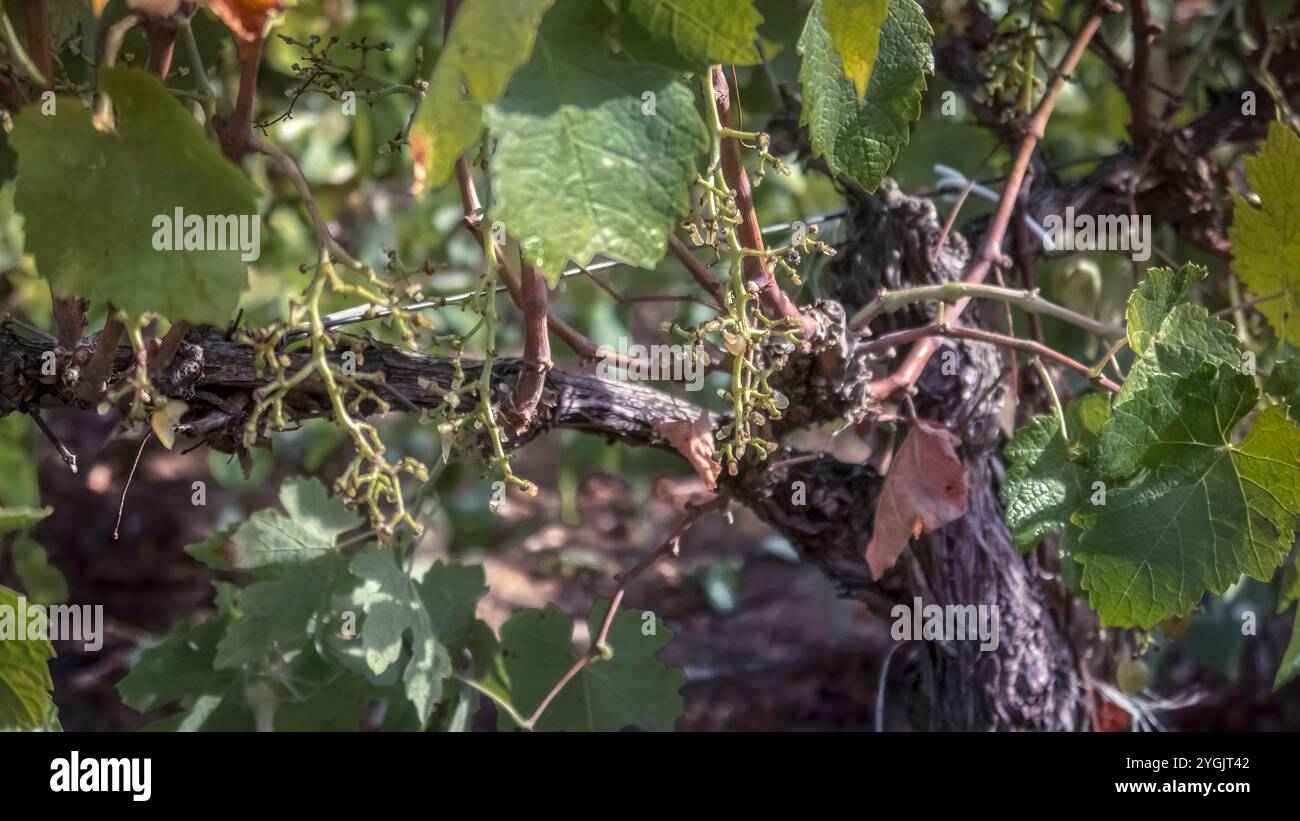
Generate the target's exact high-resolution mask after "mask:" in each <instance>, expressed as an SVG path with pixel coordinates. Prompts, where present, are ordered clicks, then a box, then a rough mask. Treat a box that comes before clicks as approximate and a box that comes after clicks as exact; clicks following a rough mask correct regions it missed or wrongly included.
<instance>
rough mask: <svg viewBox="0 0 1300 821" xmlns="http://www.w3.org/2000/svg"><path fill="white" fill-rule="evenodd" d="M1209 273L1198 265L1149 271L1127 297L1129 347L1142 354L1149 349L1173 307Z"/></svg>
mask: <svg viewBox="0 0 1300 821" xmlns="http://www.w3.org/2000/svg"><path fill="white" fill-rule="evenodd" d="M1207 273H1208V272H1207V271H1206V269H1205V268H1203V267H1201V266H1200V265H1191V264H1188V265H1184V266H1183V267H1181V268H1179V269H1178V270H1177V271H1175V270H1173V269H1172V268H1151V269H1150V270H1148V271H1147V275H1146V277H1145V278H1144V279H1143V280H1142V282H1141V284H1139V285H1138V287H1137V288H1136V289H1135V290H1134V291H1133V293H1132V294H1130V295H1129V298H1128V311H1127V313H1126V315H1125V316H1126V319H1127V322H1128V341H1129V347H1130V348H1132V349H1133V352H1134V353H1136V354H1138V355H1139V356H1140V355H1141V354H1144V353H1146V352H1147V350H1149V349H1150V347H1151V343H1152V341H1153V340H1154V338H1155V336H1156V333H1157V332H1158V331H1159V329H1160V323H1162V322H1164V320H1165V317H1167V316H1169V312H1170V311H1172V310H1173V309H1174V307H1175V306H1176V305H1178V304H1179V303H1181V302H1182V301H1183V300H1184V299H1186V298H1187V295H1188V294H1189V293H1191V291H1192V289H1193V288H1195V287H1196V285H1197V283H1199V282H1200V281H1201V280H1203V279H1205V277H1206V274H1207Z"/></svg>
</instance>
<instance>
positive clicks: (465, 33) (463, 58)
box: [411, 0, 554, 187]
mask: <svg viewBox="0 0 1300 821" xmlns="http://www.w3.org/2000/svg"><path fill="white" fill-rule="evenodd" d="M552 2H554V0H465V2H464V3H462V4H461V5H460V7H459V8H458V9H457V10H456V18H455V20H454V21H453V22H452V26H451V31H450V32H449V33H448V34H447V42H446V45H445V46H444V47H443V49H442V55H441V56H440V57H439V58H438V64H437V66H436V67H435V68H434V70H433V78H432V80H431V81H430V83H429V90H428V91H427V92H426V93H425V98H424V100H423V102H422V103H421V104H420V111H419V113H418V114H417V115H416V119H415V127H414V129H413V130H412V134H411V139H412V142H413V143H414V144H415V145H416V148H417V156H419V155H423V158H424V162H425V168H426V170H427V173H428V182H429V184H430V185H433V186H435V187H436V186H440V185H442V184H443V183H445V182H446V181H447V179H448V178H449V177H450V176H451V171H452V168H453V167H454V166H455V164H456V158H457V157H459V156H460V155H461V153H462V152H464V151H465V150H466V149H468V148H470V147H471V146H473V145H474V142H475V141H476V140H477V139H478V136H479V133H480V132H481V131H482V130H483V109H484V107H486V106H488V105H490V104H492V103H495V102H496V101H497V100H499V99H501V95H502V94H504V93H505V91H506V86H507V85H509V83H510V78H511V77H513V76H514V74H515V72H516V71H518V70H519V67H520V66H522V65H524V64H525V63H527V62H528V56H529V55H530V54H532V51H533V41H534V40H535V39H536V37H537V27H538V26H539V25H540V24H541V22H542V15H544V14H545V13H546V10H547V9H549V8H550V7H551V3H552Z"/></svg>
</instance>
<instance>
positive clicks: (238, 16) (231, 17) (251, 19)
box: [204, 0, 282, 43]
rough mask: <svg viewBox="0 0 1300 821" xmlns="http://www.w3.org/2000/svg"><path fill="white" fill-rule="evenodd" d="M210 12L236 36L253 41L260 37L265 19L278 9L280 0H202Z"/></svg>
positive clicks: (269, 17)
mask: <svg viewBox="0 0 1300 821" xmlns="http://www.w3.org/2000/svg"><path fill="white" fill-rule="evenodd" d="M204 2H205V4H206V5H207V7H208V8H210V9H212V13H213V14H215V15H217V16H218V17H220V18H221V20H222V21H223V22H224V23H225V24H226V25H227V26H229V27H230V30H231V31H233V32H234V33H235V36H236V37H239V38H240V39H241V40H245V41H248V42H250V43H251V42H253V41H254V40H258V39H260V38H261V37H262V32H263V31H265V30H266V21H267V20H269V19H271V15H272V14H274V13H275V12H277V11H280V9H281V8H282V6H281V5H280V0H204Z"/></svg>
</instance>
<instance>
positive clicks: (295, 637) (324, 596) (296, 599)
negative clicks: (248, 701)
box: [215, 552, 347, 670]
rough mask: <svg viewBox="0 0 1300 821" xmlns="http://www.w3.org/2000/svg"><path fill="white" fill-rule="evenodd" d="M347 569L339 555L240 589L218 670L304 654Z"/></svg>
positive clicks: (283, 569) (299, 565) (298, 565)
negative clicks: (270, 657) (272, 655)
mask: <svg viewBox="0 0 1300 821" xmlns="http://www.w3.org/2000/svg"><path fill="white" fill-rule="evenodd" d="M346 565H347V561H346V558H345V557H344V556H343V555H342V554H340V553H337V552H335V553H331V554H328V555H324V556H321V557H320V558H318V559H315V560H312V561H309V562H296V563H294V564H291V565H285V566H283V567H281V568H278V571H279V572H278V573H277V576H276V578H273V579H271V580H268V581H259V582H254V583H253V584H251V585H249V586H248V587H245V588H243V589H242V590H240V591H239V593H238V594H237V595H236V597H235V601H236V612H235V614H234V617H232V618H231V620H230V626H229V627H227V628H226V634H225V635H224V636H223V637H222V639H221V641H220V643H218V645H217V657H216V661H215V666H216V668H217V669H218V670H227V669H233V668H237V667H242V666H244V665H245V664H256V663H258V662H261V661H263V660H264V659H266V658H267V656H268V654H270V653H275V654H276V655H277V656H278V657H279V658H284V657H285V656H287V655H289V654H292V653H294V652H296V651H297V650H300V649H301V648H302V646H303V645H304V644H306V643H307V639H308V638H309V637H310V636H312V635H313V634H314V633H315V632H316V630H317V628H318V627H319V625H320V621H321V617H322V614H323V613H325V612H327V611H328V607H329V602H330V597H331V595H332V594H333V591H334V587H335V584H336V582H337V581H338V579H339V578H340V577H341V576H346V571H345V567H346Z"/></svg>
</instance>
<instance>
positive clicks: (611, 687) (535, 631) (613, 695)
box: [499, 601, 686, 732]
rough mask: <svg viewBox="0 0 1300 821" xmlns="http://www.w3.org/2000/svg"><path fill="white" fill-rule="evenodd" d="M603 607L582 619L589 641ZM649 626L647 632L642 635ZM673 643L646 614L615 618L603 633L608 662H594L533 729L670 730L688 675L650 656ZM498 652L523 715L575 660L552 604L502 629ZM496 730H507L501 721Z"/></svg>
mask: <svg viewBox="0 0 1300 821" xmlns="http://www.w3.org/2000/svg"><path fill="white" fill-rule="evenodd" d="M608 608H609V602H607V601H600V602H597V603H596V604H595V605H594V606H593V607H592V609H591V612H590V613H589V614H588V615H587V625H588V627H589V628H590V630H591V635H592V636H595V635H597V634H598V633H599V632H600V626H601V623H602V622H603V621H604V618H605V613H606V612H608ZM652 618H653V622H652V621H651V619H652ZM643 625H644V626H645V630H644V632H643ZM651 625H653V632H652V633H651V635H645V634H644V633H645V632H650V629H651ZM672 637H673V631H672V630H670V629H669V628H668V626H667V625H666V624H664V622H663V621H662V620H660V619H659V618H658V617H657V616H654V615H653V614H651V613H648V612H647V613H641V612H636V611H627V610H621V611H619V612H618V613H617V614H615V616H614V623H613V625H612V626H611V627H610V631H609V641H608V644H609V646H610V647H611V648H612V649H613V651H614V656H613V658H612V659H610V660H608V661H606V660H599V661H595V662H592V663H590V664H588V665H587V666H586V667H584V668H583V669H582V671H581V672H579V673H578V674H577V675H576V676H574V677H573V680H572V681H570V682H569V683H568V685H566V686H565V688H564V689H563V690H561V691H560V693H559V695H558V696H556V697H555V700H554V701H552V702H551V704H550V706H548V707H547V708H546V711H545V712H544V713H542V717H541V719H540V720H539V721H538V723H537V727H536V729H538V730H586V731H595V732H614V731H617V730H622V729H623V728H625V727H638V728H640V729H642V730H649V731H655V730H671V729H672V728H673V724H674V723H675V722H676V721H677V718H678V716H680V715H681V713H682V708H683V701H682V695H681V692H680V690H681V688H682V686H683V685H684V684H685V683H686V676H685V675H684V674H683V673H682V671H681V670H680V669H678V668H676V667H669V666H667V665H665V664H664V663H663V662H661V661H660V660H659V659H658V658H657V657H656V656H657V655H658V653H659V652H660V651H661V650H663V648H664V647H666V646H667V644H668V642H670V641H671V640H672ZM501 647H502V664H501V666H500V668H499V669H500V670H501V673H502V674H503V675H504V677H505V680H506V682H507V685H506V687H507V689H508V692H509V694H510V702H511V703H512V704H513V705H514V707H515V709H516V710H518V711H519V713H520V714H521V715H524V716H527V715H530V714H531V713H532V711H533V710H535V709H536V708H537V705H539V704H540V703H541V701H542V699H543V698H544V697H545V696H546V694H547V693H548V692H550V690H551V688H552V687H554V686H555V683H556V682H557V681H559V680H560V678H561V677H562V676H563V675H564V674H565V672H567V671H568V669H569V668H570V667H571V666H572V665H573V663H574V662H575V661H576V660H577V657H576V656H575V655H574V653H573V620H572V619H570V618H569V617H568V616H566V615H565V614H564V612H563V611H561V610H560V609H559V608H558V607H556V606H555V605H547V606H546V608H545V609H544V610H536V609H528V610H520V611H518V612H516V613H515V614H514V615H513V616H511V617H510V620H509V621H507V622H506V623H505V624H504V625H502V627H501ZM502 726H503V727H509V726H511V722H510V720H509V719H508V718H506V717H505V716H503V717H502Z"/></svg>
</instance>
